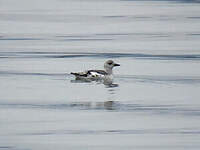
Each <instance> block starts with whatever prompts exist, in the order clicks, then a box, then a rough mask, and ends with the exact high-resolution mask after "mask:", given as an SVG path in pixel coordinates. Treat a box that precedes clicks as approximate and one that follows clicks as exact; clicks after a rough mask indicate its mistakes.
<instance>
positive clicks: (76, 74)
mask: <svg viewBox="0 0 200 150" xmlns="http://www.w3.org/2000/svg"><path fill="white" fill-rule="evenodd" d="M70 74H73V75H75V76H78V75H79V74H78V73H75V72H71V73H70Z"/></svg>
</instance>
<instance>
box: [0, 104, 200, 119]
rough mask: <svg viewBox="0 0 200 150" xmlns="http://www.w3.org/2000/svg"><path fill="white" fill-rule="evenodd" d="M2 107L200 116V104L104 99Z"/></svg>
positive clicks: (0, 105) (5, 106)
mask: <svg viewBox="0 0 200 150" xmlns="http://www.w3.org/2000/svg"><path fill="white" fill-rule="evenodd" d="M0 108H15V109H50V110H51V109H56V110H78V111H80V110H87V111H105V110H107V111H117V112H134V113H142V114H143V113H148V114H154V115H156V114H157V115H183V116H196V117H199V116H200V106H198V105H195V106H193V105H183V104H177V105H174V104H163V105H162V104H137V103H132V102H119V101H102V102H91V101H88V102H86V101H85V102H69V103H64V104H25V103H24V104H23V103H0Z"/></svg>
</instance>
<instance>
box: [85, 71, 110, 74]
mask: <svg viewBox="0 0 200 150" xmlns="http://www.w3.org/2000/svg"><path fill="white" fill-rule="evenodd" d="M88 72H89V73H90V74H99V75H107V74H108V73H107V72H105V71H104V70H88Z"/></svg>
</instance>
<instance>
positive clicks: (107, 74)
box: [71, 60, 120, 81]
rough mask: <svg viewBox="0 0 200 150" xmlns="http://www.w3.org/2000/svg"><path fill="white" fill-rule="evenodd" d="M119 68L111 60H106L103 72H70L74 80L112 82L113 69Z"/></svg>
mask: <svg viewBox="0 0 200 150" xmlns="http://www.w3.org/2000/svg"><path fill="white" fill-rule="evenodd" d="M116 66H120V64H117V63H115V62H114V61H113V60H107V61H106V62H105V63H104V70H86V71H84V72H71V74H72V75H74V76H75V78H76V80H85V81H93V80H104V79H108V80H112V79H113V70H112V69H113V68H114V67H116Z"/></svg>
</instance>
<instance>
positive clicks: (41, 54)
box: [0, 52, 200, 61]
mask: <svg viewBox="0 0 200 150" xmlns="http://www.w3.org/2000/svg"><path fill="white" fill-rule="evenodd" d="M80 57H86V58H134V59H152V60H198V61H199V60H200V55H199V54H184V55H167V54H166V55H164V54H163V55H156V54H142V53H87V52H0V59H5V58H9V59H14V58H15V59H16V58H80Z"/></svg>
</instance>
